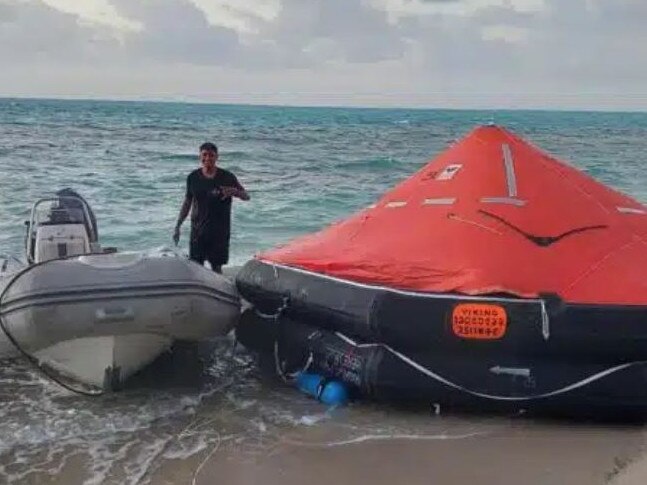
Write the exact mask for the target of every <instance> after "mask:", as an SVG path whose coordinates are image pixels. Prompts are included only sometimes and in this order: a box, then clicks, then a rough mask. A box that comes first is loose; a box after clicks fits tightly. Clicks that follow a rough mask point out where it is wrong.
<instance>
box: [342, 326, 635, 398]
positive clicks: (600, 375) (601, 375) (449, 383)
mask: <svg viewBox="0 0 647 485" xmlns="http://www.w3.org/2000/svg"><path fill="white" fill-rule="evenodd" d="M335 335H337V337H339V338H340V339H341V340H343V341H344V342H346V343H347V344H350V345H352V346H353V347H356V348H358V349H361V348H371V347H382V348H383V349H385V350H387V351H388V352H390V353H391V354H393V355H394V356H396V357H397V358H398V359H400V360H402V361H403V362H404V363H405V364H408V365H409V366H411V367H413V368H414V369H416V370H417V371H419V372H421V373H422V374H424V375H426V376H428V377H431V378H432V379H435V380H437V381H438V382H441V383H442V384H445V385H446V386H449V387H452V388H454V389H457V390H459V391H462V392H466V393H468V394H471V395H473V396H476V397H482V398H486V399H494V400H498V401H530V400H532V399H544V398H548V397H553V396H558V395H560V394H565V393H567V392H570V391H573V390H575V389H578V388H580V387H584V386H586V385H587V384H590V383H591V382H595V381H597V380H600V379H602V378H604V377H606V376H608V375H611V374H614V373H616V372H619V371H621V370H624V369H627V368H629V367H633V366H635V365H640V364H645V363H647V362H645V361H638V362H629V363H626V364H620V365H617V366H614V367H610V368H608V369H606V370H603V371H602V372H598V373H596V374H593V375H591V376H589V377H587V378H585V379H582V380H580V381H578V382H575V383H573V384H570V385H568V386H566V387H562V388H560V389H556V390H554V391H550V392H546V393H543V394H535V395H531V396H498V395H495V394H486V393H483V392H478V391H473V390H471V389H468V388H466V387H463V386H461V385H459V384H456V383H454V382H452V381H450V380H448V379H446V378H444V377H442V376H441V375H439V374H436V373H435V372H433V371H431V370H429V369H428V368H426V367H424V366H423V365H421V364H419V363H418V362H416V361H414V360H413V359H411V358H409V357H407V356H406V355H404V354H403V353H401V352H398V351H397V350H395V349H393V348H392V347H390V346H389V345H386V344H375V343H372V344H360V343H357V342H355V341H354V340H353V339H351V338H350V337H347V336H346V335H344V334H342V333H340V332H335Z"/></svg>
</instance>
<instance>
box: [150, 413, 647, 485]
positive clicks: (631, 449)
mask: <svg viewBox="0 0 647 485" xmlns="http://www.w3.org/2000/svg"><path fill="white" fill-rule="evenodd" d="M430 419H436V418H430ZM457 427H458V428H461V427H462V428H465V426H457ZM333 428H335V425H334V424H326V425H323V426H317V427H314V428H301V429H297V430H293V431H291V432H289V433H286V434H285V435H283V436H282V437H281V438H280V439H279V440H278V442H277V443H276V444H275V445H274V446H273V447H271V448H270V449H268V450H267V451H266V453H260V454H259V455H257V456H251V457H250V456H245V455H241V454H239V453H238V452H237V451H236V449H235V447H232V446H230V445H229V444H228V443H227V442H221V443H220V445H219V446H218V447H214V448H212V449H211V450H209V451H205V454H204V456H202V457H201V458H196V459H193V460H190V461H184V462H177V463H169V464H167V465H166V466H164V467H162V468H161V469H160V470H159V471H158V472H157V473H156V474H155V476H153V477H151V478H152V483H156V484H168V483H173V484H175V483H178V484H179V483H196V484H211V483H227V484H231V485H238V484H241V485H242V484H252V483H263V484H267V485H274V484H276V485H279V484H280V485H293V484H294V485H297V484H303V483H309V484H311V485H319V484H321V485H324V484H326V485H328V484H330V483H335V484H352V483H362V482H365V483H371V484H375V485H382V484H393V483H398V484H400V483H402V484H408V485H417V484H430V483H434V484H470V483H479V484H499V485H507V484H510V485H513V484H515V485H517V484H520V483H523V484H526V485H530V484H533V485H534V484H542V485H544V484H546V485H548V484H572V485H579V484H581V485H593V484H606V483H613V484H617V485H634V484H636V485H638V484H644V483H645V481H646V479H647V466H645V465H644V464H643V463H642V462H640V463H639V464H638V465H635V466H634V465H631V466H629V468H628V469H627V470H626V471H625V470H624V468H625V467H626V465H627V464H628V463H631V461H632V460H635V459H637V458H639V457H640V455H641V450H642V448H643V445H644V442H645V431H644V430H643V429H642V428H636V427H630V428H625V427H615V428H614V427H599V426H593V427H590V426H569V425H567V424H559V425H554V424H553V425H551V424H537V423H523V422H516V423H513V424H507V425H506V424H501V425H498V426H497V425H494V424H493V423H490V424H489V425H488V426H484V427H482V426H477V427H476V428H475V429H474V430H473V431H472V432H467V430H466V429H457V430H456V432H454V431H452V430H451V428H452V427H451V426H448V429H447V430H446V432H445V433H442V434H438V435H434V436H425V435H410V436H402V435H400V436H398V435H397V434H396V435H393V436H389V435H385V434H382V435H373V436H364V437H362V436H356V437H354V438H348V437H343V436H339V435H338V433H335V432H334V431H332V429H333ZM342 435H343V433H342ZM634 468H635V470H634ZM625 474H626V476H627V477H629V476H630V475H635V477H636V478H625ZM631 480H634V481H631Z"/></svg>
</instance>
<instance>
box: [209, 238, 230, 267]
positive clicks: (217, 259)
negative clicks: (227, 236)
mask: <svg viewBox="0 0 647 485" xmlns="http://www.w3.org/2000/svg"><path fill="white" fill-rule="evenodd" d="M211 249H212V250H211V251H210V252H209V256H208V258H207V259H208V260H209V264H210V265H211V269H212V270H214V271H215V272H216V273H219V274H222V266H223V265H224V264H227V261H228V260H229V245H228V244H224V243H222V242H220V243H216V244H214V246H213V247H212V248H211Z"/></svg>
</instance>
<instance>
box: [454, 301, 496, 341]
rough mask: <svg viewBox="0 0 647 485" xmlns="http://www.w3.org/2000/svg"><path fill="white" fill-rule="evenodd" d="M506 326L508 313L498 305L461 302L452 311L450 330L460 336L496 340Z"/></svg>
mask: <svg viewBox="0 0 647 485" xmlns="http://www.w3.org/2000/svg"><path fill="white" fill-rule="evenodd" d="M507 328H508V315H507V314H506V312H505V308H503V307H502V306H499V305H489V304H483V303H461V304H460V305H456V307H455V308H454V311H453V312H452V330H453V331H454V334H455V335H456V336H458V337H461V338H466V339H476V340H497V339H500V338H501V337H503V336H504V335H505V332H506V329H507Z"/></svg>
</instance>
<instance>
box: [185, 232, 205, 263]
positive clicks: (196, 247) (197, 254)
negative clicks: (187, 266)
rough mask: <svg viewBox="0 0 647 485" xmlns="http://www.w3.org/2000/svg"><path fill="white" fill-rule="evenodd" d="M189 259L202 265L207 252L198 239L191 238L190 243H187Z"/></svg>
mask: <svg viewBox="0 0 647 485" xmlns="http://www.w3.org/2000/svg"><path fill="white" fill-rule="evenodd" d="M189 259H191V261H195V262H196V263H198V264H199V265H202V266H204V261H205V260H206V259H207V252H206V250H205V248H204V247H203V245H202V244H200V243H199V241H196V240H193V239H192V240H191V244H190V245H189Z"/></svg>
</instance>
